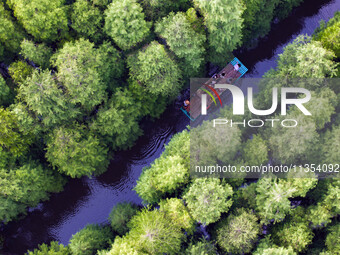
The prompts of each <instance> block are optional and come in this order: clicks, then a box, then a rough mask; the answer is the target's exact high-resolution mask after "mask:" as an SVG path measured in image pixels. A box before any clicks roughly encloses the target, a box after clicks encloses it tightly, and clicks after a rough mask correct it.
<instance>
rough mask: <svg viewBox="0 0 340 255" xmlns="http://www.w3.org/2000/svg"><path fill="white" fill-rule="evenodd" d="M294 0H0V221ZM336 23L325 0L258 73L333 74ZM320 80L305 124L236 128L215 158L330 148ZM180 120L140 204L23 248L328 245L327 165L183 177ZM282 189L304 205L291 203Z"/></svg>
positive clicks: (185, 147)
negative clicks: (323, 169)
mask: <svg viewBox="0 0 340 255" xmlns="http://www.w3.org/2000/svg"><path fill="white" fill-rule="evenodd" d="M301 2H302V0H272V1H261V0H212V1H205V0H193V1H190V0H179V1H175V2H173V1H155V0H145V1H137V0H121V1H116V0H114V1H110V0H89V1H88V0H76V1H73V0H49V1H47V0H40V1H38V0H7V1H5V0H2V1H0V61H1V66H0V72H1V75H0V223H1V224H6V223H8V222H10V221H12V220H15V219H17V217H18V216H20V215H24V214H25V213H26V212H27V208H28V207H35V206H37V205H38V203H40V202H41V201H43V200H47V199H48V197H49V194H50V193H51V192H60V191H62V190H63V186H64V185H65V183H66V182H67V180H68V179H69V178H80V177H82V176H92V175H98V174H101V173H103V172H104V171H105V170H106V168H107V166H108V164H109V161H110V159H111V157H112V155H113V157H114V153H112V152H114V151H117V150H122V149H128V148H130V147H131V146H132V145H133V144H134V142H135V141H136V139H137V138H138V137H139V136H140V135H142V133H143V131H142V129H141V128H140V125H139V123H140V121H141V120H142V119H145V118H149V119H153V118H157V117H159V116H160V114H161V113H162V112H163V111H164V110H165V108H166V106H167V105H168V104H169V103H171V102H172V101H173V99H174V98H175V97H176V96H177V95H178V93H179V92H180V91H181V89H183V88H185V87H186V86H187V85H188V81H189V78H190V77H204V76H205V72H206V70H205V67H206V63H207V62H212V63H215V64H220V65H222V63H225V61H226V60H229V59H231V57H232V52H233V50H235V49H237V48H239V47H242V46H244V47H248V46H252V45H254V44H256V41H257V39H259V38H261V37H264V36H265V35H266V34H267V33H268V32H269V31H270V27H271V24H272V23H273V21H274V19H283V18H285V17H286V16H287V15H288V14H289V13H290V12H291V10H292V9H293V8H294V7H296V6H298V5H299V4H300V3H301ZM339 28H340V14H339V13H337V14H336V15H335V17H334V18H333V19H331V20H330V21H329V22H328V23H327V24H326V23H321V26H320V28H319V29H318V30H317V31H316V32H315V34H314V35H313V37H312V38H309V37H305V36H300V37H299V38H298V39H296V40H295V41H294V43H292V44H291V45H289V46H287V47H286V49H285V52H284V53H283V54H282V55H281V56H280V58H279V60H278V66H277V68H276V69H275V70H271V71H269V72H268V73H267V74H266V77H270V78H275V77H278V78H282V77H288V78H289V77H291V78H296V77H303V78H306V77H314V78H325V77H327V78H328V77H336V76H339V73H340V71H339V68H338V65H337V63H336V61H337V60H339V58H340V39H339V32H340V31H339ZM276 85H277V84H275V86H276ZM284 85H285V84H282V86H284ZM309 85H310V84H309ZM319 85H320V84H317V83H316V84H312V85H310V87H307V88H308V89H310V90H312V91H313V92H312V93H315V95H317V97H318V99H319V100H318V101H311V102H310V108H311V109H312V110H313V118H312V119H310V120H309V121H305V122H303V125H304V126H305V127H306V128H308V129H310V130H311V132H308V133H294V132H295V131H296V130H289V132H288V131H287V130H279V129H273V130H265V131H263V132H259V133H256V134H253V133H251V132H249V130H240V129H237V128H235V129H233V130H232V133H233V136H229V137H230V139H231V140H230V141H228V142H229V143H230V145H231V146H229V147H231V151H228V153H226V154H228V157H230V158H224V159H223V160H224V161H228V162H233V161H235V162H236V163H239V164H241V163H242V162H243V163H244V162H247V163H249V164H261V163H263V162H267V161H268V159H269V158H274V159H275V160H277V161H278V162H282V163H290V162H306V161H307V160H308V163H311V162H314V161H315V162H328V163H329V162H332V163H334V162H336V161H337V160H339V158H340V155H339V150H338V148H339V141H340V137H339V136H340V132H339V131H340V128H339V126H340V116H339V114H338V112H339V107H340V105H339V104H338V102H339V87H338V86H336V84H333V86H332V84H331V85H330V86H329V87H326V88H320V86H319ZM272 86H274V84H262V88H261V89H260V91H261V92H260V93H259V94H258V95H257V102H258V104H259V106H261V107H266V106H267V105H266V104H267V103H269V102H270V93H269V91H270V89H271V87H272ZM230 114H231V112H230V109H228V108H225V109H223V110H222V111H221V116H229V115H230ZM294 114H295V115H296V112H294V109H292V110H291V111H289V115H291V116H295V115H294ZM202 129H204V125H203V126H202V127H200V128H198V129H196V130H191V131H190V132H204V130H202ZM190 132H189V131H183V132H182V133H180V134H177V135H176V136H174V137H173V139H172V140H171V142H170V143H169V145H167V147H166V150H165V152H164V153H163V154H162V156H161V157H160V158H159V159H157V160H156V161H155V162H154V163H153V164H152V165H151V166H150V167H149V168H146V169H144V170H143V173H142V175H141V176H140V179H139V180H138V182H137V186H136V187H135V190H136V192H137V193H138V195H139V196H140V197H141V198H142V199H143V200H144V201H145V203H146V204H148V206H147V207H145V208H143V209H140V208H138V207H137V206H135V205H131V204H119V205H117V206H116V207H115V208H114V209H113V210H112V212H111V214H110V217H109V221H110V223H111V227H109V226H99V225H88V226H87V227H86V228H84V229H83V230H81V231H80V232H78V233H77V234H75V235H74V236H73V237H72V239H71V241H70V244H69V245H68V246H66V247H64V246H63V245H59V244H58V243H56V242H53V243H51V244H48V245H47V244H43V245H41V246H40V247H39V249H37V250H35V251H31V252H29V254H96V253H97V251H98V253H99V254H164V253H166V254H185V253H187V254H216V252H219V253H221V254H225V253H232V254H243V253H249V252H253V253H254V254H296V253H299V252H306V251H307V252H309V253H310V254H319V253H321V252H323V254H324V255H325V254H339V253H340V248H339V243H338V240H337V239H338V237H339V231H340V229H339V224H338V223H337V218H336V217H337V215H338V214H339V211H340V205H339V192H340V190H339V186H340V184H339V180H338V179H327V180H318V179H317V178H316V176H314V175H313V176H308V177H309V178H308V179H305V178H302V179H277V178H274V177H273V178H266V179H261V180H259V181H258V182H256V183H249V182H248V181H247V180H246V179H244V178H242V176H240V178H235V179H218V178H216V179H204V178H203V179H191V178H190V176H189V147H190V146H189V144H190V142H189V134H190ZM250 136H253V139H250ZM296 137H299V143H297V139H296ZM217 142H218V141H217ZM282 143H285V144H287V143H288V144H290V149H289V150H287V149H286V148H284V147H283V146H280V144H281V145H282ZM315 144H318V146H315ZM316 147H320V148H321V151H317V150H316ZM258 148H260V149H258ZM311 148H315V150H313V149H311ZM240 152H242V153H240ZM206 155H207V157H210V159H211V160H216V159H215V158H214V156H213V155H209V153H207V154H206ZM238 155H241V156H238ZM173 173H176V174H173ZM241 186H242V188H240V187H241ZM254 198H255V199H254ZM294 198H301V199H302V200H303V201H304V204H303V206H297V207H292V206H291V201H292V200H293V199H294ZM202 211H204V212H205V213H204V215H203V214H202ZM169 222H171V224H169ZM198 226H202V229H203V230H204V231H203V232H208V233H209V235H211V239H210V240H207V239H206V238H204V235H202V234H200V232H199V231H197V227H198ZM263 226H266V228H268V229H269V230H270V231H269V232H270V234H268V235H266V236H265V237H264V236H263V234H262V229H263ZM320 233H321V234H320ZM319 236H321V237H322V238H319ZM231 237H233V238H231Z"/></svg>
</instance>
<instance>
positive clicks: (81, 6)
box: [71, 0, 103, 41]
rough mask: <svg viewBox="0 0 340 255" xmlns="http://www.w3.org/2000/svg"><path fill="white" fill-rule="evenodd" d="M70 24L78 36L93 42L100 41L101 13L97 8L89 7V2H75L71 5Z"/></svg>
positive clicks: (80, 0) (79, 0)
mask: <svg viewBox="0 0 340 255" xmlns="http://www.w3.org/2000/svg"><path fill="white" fill-rule="evenodd" d="M71 22H72V24H71V27H72V28H73V29H74V30H75V31H77V33H78V34H79V35H80V36H83V37H86V38H89V39H92V40H93V41H98V40H100V39H101V37H102V32H101V28H102V26H103V17H102V13H101V12H100V10H99V8H97V7H95V6H93V5H91V4H90V2H89V1H87V0H76V2H75V3H73V12H72V14H71Z"/></svg>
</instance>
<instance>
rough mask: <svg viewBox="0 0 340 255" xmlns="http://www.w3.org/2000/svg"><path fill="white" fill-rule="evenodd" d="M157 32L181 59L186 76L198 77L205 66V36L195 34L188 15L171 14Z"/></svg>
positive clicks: (163, 20)
mask: <svg viewBox="0 0 340 255" xmlns="http://www.w3.org/2000/svg"><path fill="white" fill-rule="evenodd" d="M155 31H156V33H158V34H159V35H160V37H161V38H164V39H165V40H166V43H167V45H168V46H169V48H170V50H171V51H173V52H174V53H175V55H176V56H177V57H178V58H179V59H180V61H181V70H183V73H184V74H185V76H186V77H197V76H198V75H199V74H200V70H201V69H202V65H203V64H204V52H205V49H204V42H205V36H204V35H203V34H199V33H197V32H195V30H194V29H193V28H192V27H191V24H190V22H189V20H188V19H187V18H186V15H185V14H184V13H181V12H178V13H177V14H174V13H171V14H170V15H169V16H167V17H165V18H163V19H162V20H161V21H160V22H158V23H157V24H156V26H155Z"/></svg>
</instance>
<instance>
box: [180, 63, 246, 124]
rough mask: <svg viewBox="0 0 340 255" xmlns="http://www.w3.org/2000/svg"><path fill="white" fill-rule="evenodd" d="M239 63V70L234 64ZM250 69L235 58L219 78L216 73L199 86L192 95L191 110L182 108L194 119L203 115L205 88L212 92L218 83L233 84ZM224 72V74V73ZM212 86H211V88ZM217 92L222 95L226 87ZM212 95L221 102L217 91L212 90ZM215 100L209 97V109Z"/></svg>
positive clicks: (217, 101) (216, 100)
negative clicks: (202, 99)
mask: <svg viewBox="0 0 340 255" xmlns="http://www.w3.org/2000/svg"><path fill="white" fill-rule="evenodd" d="M236 63H238V64H239V65H240V68H239V70H235V68H234V65H235V64H236ZM247 71H248V69H247V68H246V67H245V66H244V65H243V64H242V63H241V61H239V60H238V59H237V58H234V59H233V60H232V61H231V62H230V63H229V64H228V65H227V66H226V67H224V68H223V69H222V70H221V71H220V72H219V73H218V74H217V76H218V77H219V78H214V77H215V75H216V74H214V75H213V77H212V78H210V79H209V80H208V81H207V82H205V83H204V84H203V85H202V87H201V88H199V89H198V90H197V91H196V92H195V93H194V94H193V95H192V96H191V97H190V110H189V112H188V111H187V110H185V109H184V108H183V107H182V108H181V110H182V111H183V112H184V113H185V114H186V115H187V116H188V117H189V118H190V119H191V120H192V121H194V120H195V119H196V118H197V117H198V116H200V115H201V95H202V94H206V92H205V91H204V90H207V91H210V92H212V90H211V89H210V88H214V89H215V85H216V84H233V83H234V82H236V81H237V80H238V79H239V78H241V77H242V76H243V75H244V74H245V73H246V72H247ZM223 73H224V76H222V74H223ZM209 87H210V88H209ZM215 91H216V92H217V94H218V95H219V96H220V95H222V94H223V93H224V92H225V91H226V89H215ZM211 95H212V96H213V97H214V99H215V102H216V103H217V104H220V102H219V100H218V98H217V96H216V95H215V92H212V93H211ZM215 102H214V100H213V99H212V98H211V96H208V97H207V109H209V108H210V106H211V105H212V104H215Z"/></svg>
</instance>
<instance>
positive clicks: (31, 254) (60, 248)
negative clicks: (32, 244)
mask: <svg viewBox="0 0 340 255" xmlns="http://www.w3.org/2000/svg"><path fill="white" fill-rule="evenodd" d="M28 255H71V252H70V250H69V248H68V247H67V246H64V245H62V244H59V243H58V242H55V241H53V242H51V243H50V245H47V244H41V245H39V248H38V249H35V250H34V251H28Z"/></svg>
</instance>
